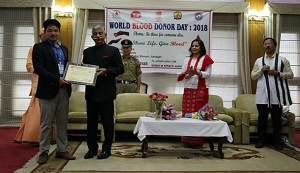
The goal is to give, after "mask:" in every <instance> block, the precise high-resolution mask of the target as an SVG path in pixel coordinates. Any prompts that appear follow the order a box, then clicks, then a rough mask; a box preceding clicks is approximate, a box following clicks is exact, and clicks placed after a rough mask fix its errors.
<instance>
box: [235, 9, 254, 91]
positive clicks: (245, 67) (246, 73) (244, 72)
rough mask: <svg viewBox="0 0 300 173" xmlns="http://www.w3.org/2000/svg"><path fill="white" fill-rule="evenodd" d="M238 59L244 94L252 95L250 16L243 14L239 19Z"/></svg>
mask: <svg viewBox="0 0 300 173" xmlns="http://www.w3.org/2000/svg"><path fill="white" fill-rule="evenodd" d="M238 20H239V27H238V36H239V39H238V40H239V42H238V54H239V55H238V57H239V66H240V69H241V77H242V87H243V94H251V93H252V90H251V77H250V70H251V69H250V63H249V38H248V14H247V13H241V14H240V15H239V17H238Z"/></svg>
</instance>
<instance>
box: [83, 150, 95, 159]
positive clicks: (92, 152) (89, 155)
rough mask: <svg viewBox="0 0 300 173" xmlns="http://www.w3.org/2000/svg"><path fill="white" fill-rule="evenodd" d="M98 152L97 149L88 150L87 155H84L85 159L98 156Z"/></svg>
mask: <svg viewBox="0 0 300 173" xmlns="http://www.w3.org/2000/svg"><path fill="white" fill-rule="evenodd" d="M97 154H98V152H97V151H90V150H89V151H88V152H87V153H86V154H85V155H84V159H90V158H93V157H94V156H96V155H97Z"/></svg>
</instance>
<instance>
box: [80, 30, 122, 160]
mask: <svg viewBox="0 0 300 173" xmlns="http://www.w3.org/2000/svg"><path fill="white" fill-rule="evenodd" d="M91 37H92V39H93V40H94V42H95V46H93V47H89V48H87V49H85V50H84V51H83V60H82V62H83V63H84V64H92V65H97V66H99V71H98V73H97V81H96V85H95V86H88V85H87V86H86V88H85V99H86V107H87V145H88V149H89V150H88V152H87V153H86V154H85V156H84V158H85V159H90V158H92V157H94V156H96V155H97V154H98V147H99V146H98V142H97V131H98V118H99V115H100V118H101V121H102V125H103V128H104V135H105V141H104V142H103V144H102V152H101V153H100V154H99V155H98V156H97V159H105V158H108V157H109V156H110V155H111V146H112V142H113V136H114V99H115V98H116V81H115V78H116V77H117V76H119V75H120V74H122V73H123V72H124V67H123V63H122V58H121V54H120V51H119V49H118V48H116V47H113V46H109V45H107V44H106V43H105V42H104V40H105V37H106V33H105V30H104V28H103V27H102V26H100V25H96V26H94V27H93V30H92V36H91Z"/></svg>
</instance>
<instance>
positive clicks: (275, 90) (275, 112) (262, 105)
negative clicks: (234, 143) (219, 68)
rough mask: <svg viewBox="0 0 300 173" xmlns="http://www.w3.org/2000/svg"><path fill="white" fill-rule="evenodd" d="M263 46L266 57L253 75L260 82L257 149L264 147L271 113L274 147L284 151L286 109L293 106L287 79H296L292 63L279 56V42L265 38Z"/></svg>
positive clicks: (256, 63) (257, 61) (257, 92)
mask: <svg viewBox="0 0 300 173" xmlns="http://www.w3.org/2000/svg"><path fill="white" fill-rule="evenodd" d="M263 46H264V49H265V55H264V56H263V57H260V58H258V59H257V60H256V62H255V64H254V67H253V69H252V72H251V78H252V80H256V79H257V80H258V81H257V88H256V106H257V110H258V126H257V128H258V142H257V143H256V145H255V147H256V148H263V147H264V143H265V138H266V132H267V119H268V115H269V113H270V114H271V118H272V126H273V140H274V146H275V148H276V149H277V150H282V149H283V148H282V145H281V129H282V125H281V121H282V120H281V115H282V106H289V105H291V104H292V100H291V95H290V91H289V86H288V82H287V79H292V78H293V77H294V74H293V71H292V69H291V67H290V63H289V61H288V60H287V59H286V58H284V57H281V56H279V55H278V53H276V46H277V42H276V40H275V39H273V38H265V39H264V41H263Z"/></svg>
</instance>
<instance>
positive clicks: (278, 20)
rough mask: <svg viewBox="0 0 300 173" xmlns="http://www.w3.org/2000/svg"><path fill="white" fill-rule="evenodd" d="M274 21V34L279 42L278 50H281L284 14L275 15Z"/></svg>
mask: <svg viewBox="0 0 300 173" xmlns="http://www.w3.org/2000/svg"><path fill="white" fill-rule="evenodd" d="M273 19H274V20H273V23H274V29H273V30H274V35H273V38H274V39H275V40H276V42H277V47H276V52H279V48H280V40H281V30H282V16H281V15H280V14H274V15H273Z"/></svg>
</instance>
